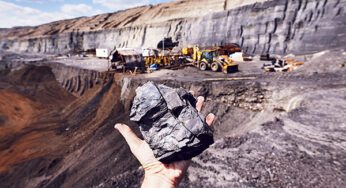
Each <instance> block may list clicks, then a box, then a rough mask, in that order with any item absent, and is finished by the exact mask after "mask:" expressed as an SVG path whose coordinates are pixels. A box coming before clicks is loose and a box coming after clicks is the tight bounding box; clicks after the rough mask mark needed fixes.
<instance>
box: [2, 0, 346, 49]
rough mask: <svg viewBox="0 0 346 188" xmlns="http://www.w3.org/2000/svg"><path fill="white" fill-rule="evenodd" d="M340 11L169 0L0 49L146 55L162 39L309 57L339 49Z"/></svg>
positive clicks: (327, 5)
mask: <svg viewBox="0 0 346 188" xmlns="http://www.w3.org/2000/svg"><path fill="white" fill-rule="evenodd" d="M253 3H254V4H253ZM345 5H346V0H275V1H263V0H261V1H252V0H251V1H250V0H247V1H231V0H226V1H222V0H213V1H195V0H193V1H175V2H170V3H165V4H161V5H155V6H144V7H139V8H135V9H129V10H126V11H122V12H117V13H114V14H104V15H99V16H95V17H91V18H80V19H72V20H65V21H61V22H54V23H50V24H45V25H42V26H38V27H33V28H19V29H14V30H8V31H4V32H2V33H1V34H0V48H1V49H6V50H10V51H22V52H40V53H67V52H71V51H73V50H80V49H84V50H85V49H90V48H108V49H113V48H114V46H116V47H136V48H137V47H144V48H146V47H157V45H158V43H160V42H161V41H162V39H163V38H164V37H165V38H171V39H172V40H173V41H175V42H178V43H179V45H180V46H191V45H195V44H197V45H200V46H211V45H220V44H226V43H238V44H239V45H240V46H241V47H242V48H243V49H244V50H245V51H246V52H247V53H249V54H260V53H276V54H287V53H294V54H310V53H314V52H318V51H322V50H325V49H345V47H344V45H343V44H345V42H346V35H345V31H344V28H345V25H346V15H345V11H344V7H345ZM158 36H160V37H158ZM19 38H21V39H19Z"/></svg>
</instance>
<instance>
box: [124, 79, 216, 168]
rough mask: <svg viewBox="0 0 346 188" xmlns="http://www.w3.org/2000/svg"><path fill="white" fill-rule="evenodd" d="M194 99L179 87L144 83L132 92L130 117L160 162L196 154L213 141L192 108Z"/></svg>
mask: <svg viewBox="0 0 346 188" xmlns="http://www.w3.org/2000/svg"><path fill="white" fill-rule="evenodd" d="M196 102H197V101H196V99H195V98H194V97H193V96H192V95H191V94H190V93H189V92H188V91H186V90H185V89H183V88H170V87H167V86H165V85H156V84H155V83H153V82H147V83H146V84H144V85H143V86H141V87H138V88H137V90H136V96H135V98H134V101H133V105H132V108H131V113H130V118H131V120H132V121H135V122H137V123H138V125H139V127H140V131H141V133H142V135H143V137H144V139H145V141H146V142H147V143H148V144H149V146H150V147H151V149H152V150H153V152H154V155H155V157H156V158H157V159H158V160H160V161H161V162H164V163H170V162H173V161H180V160H187V159H190V158H192V157H194V156H197V155H199V154H200V153H202V152H203V151H204V150H205V149H207V148H208V147H209V145H210V144H212V143H213V142H214V140H213V130H212V129H211V128H210V127H209V126H208V125H207V123H206V120H205V116H203V115H202V114H201V113H200V112H198V111H197V109H196Z"/></svg>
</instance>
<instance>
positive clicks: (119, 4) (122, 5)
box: [93, 0, 155, 10]
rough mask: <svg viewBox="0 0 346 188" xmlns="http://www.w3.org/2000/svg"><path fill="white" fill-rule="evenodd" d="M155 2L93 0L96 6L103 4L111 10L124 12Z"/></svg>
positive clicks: (140, 0)
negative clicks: (124, 10)
mask: <svg viewBox="0 0 346 188" xmlns="http://www.w3.org/2000/svg"><path fill="white" fill-rule="evenodd" d="M151 2H155V1H152V0H93V3H95V4H101V5H102V6H104V7H106V8H108V9H110V10H123V9H127V8H132V7H138V6H142V5H147V4H150V3H151Z"/></svg>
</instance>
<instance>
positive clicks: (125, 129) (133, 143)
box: [114, 123, 143, 155]
mask: <svg viewBox="0 0 346 188" xmlns="http://www.w3.org/2000/svg"><path fill="white" fill-rule="evenodd" d="M114 128H115V129H116V130H118V131H119V132H120V134H121V135H122V136H123V137H124V138H125V140H126V142H127V144H128V145H129V146H130V149H131V151H132V153H133V154H135V155H136V154H137V150H138V147H140V145H141V144H142V142H143V141H142V140H141V139H139V138H138V137H137V135H136V134H135V133H134V132H133V131H132V130H131V128H130V127H129V126H127V125H125V124H121V123H118V124H115V126H114Z"/></svg>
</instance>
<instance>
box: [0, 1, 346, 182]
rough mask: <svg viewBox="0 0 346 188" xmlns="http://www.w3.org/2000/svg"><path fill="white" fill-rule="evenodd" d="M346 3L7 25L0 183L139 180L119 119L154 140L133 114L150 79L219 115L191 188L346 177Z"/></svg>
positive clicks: (174, 10)
mask: <svg viewBox="0 0 346 188" xmlns="http://www.w3.org/2000/svg"><path fill="white" fill-rule="evenodd" d="M345 7H346V0H209V1H207V0H177V1H172V2H168V3H163V4H158V5H148V6H141V7H137V8H132V9H128V10H124V11H118V12H115V13H109V14H101V15H96V16H93V17H81V18H75V19H70V20H62V21H56V22H52V23H47V24H44V25H39V26H32V27H31V26H30V27H29V26H28V27H15V28H10V29H0V187H4V188H5V187H28V188H30V187H139V186H140V185H141V182H142V180H143V176H144V170H143V168H142V167H141V165H140V163H139V162H138V161H137V159H136V158H135V157H134V156H133V155H132V153H131V151H130V149H129V146H128V145H127V144H126V142H125V140H124V138H123V137H122V136H121V135H120V134H119V132H117V131H115V130H114V124H116V123H125V124H127V125H129V126H130V127H131V128H132V129H133V130H134V132H135V133H136V134H137V135H138V136H139V137H141V138H143V137H142V135H141V132H140V130H139V126H138V125H137V124H136V123H135V122H133V121H130V111H131V107H132V104H133V100H134V97H135V95H136V89H137V88H138V87H140V86H142V85H144V84H145V83H147V82H148V81H152V82H153V83H155V84H164V85H166V86H169V87H172V88H180V87H182V88H185V89H186V90H187V91H194V92H195V95H196V96H204V98H205V104H204V108H203V109H202V114H204V115H207V114H208V113H209V112H212V113H213V114H215V116H216V119H215V121H214V124H213V126H212V127H213V130H214V135H213V136H214V143H213V144H212V145H210V146H209V148H208V149H206V150H205V151H204V152H203V153H201V154H200V155H198V156H196V157H194V158H192V161H191V164H190V167H189V168H188V170H187V172H186V174H185V175H184V177H183V179H182V181H181V183H180V187H340V188H341V187H345V185H346V52H345V48H346V13H345ZM230 46H231V47H230ZM100 50H105V52H106V54H107V55H105V57H101V56H102V54H101V55H98V53H99V51H100ZM146 50H147V51H146ZM145 51H146V54H145V53H144V52H145ZM138 54H139V55H138ZM215 54H216V55H215ZM222 55H224V56H222ZM232 55H233V56H232ZM236 56H237V57H236ZM221 57H224V58H221ZM239 57H240V58H239ZM130 61H133V62H134V63H135V64H131V63H132V62H131V63H130ZM154 65H156V66H154ZM234 65H236V70H235V71H227V70H229V69H230V68H235V66H234ZM205 69H207V70H205ZM208 69H209V70H208ZM225 70H226V71H225ZM225 73H226V74H225Z"/></svg>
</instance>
